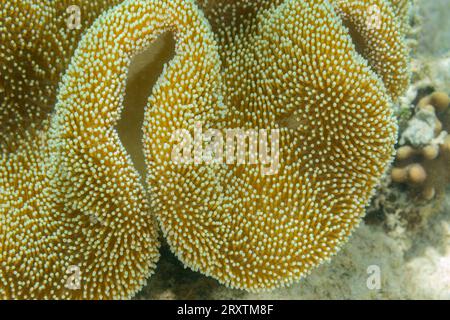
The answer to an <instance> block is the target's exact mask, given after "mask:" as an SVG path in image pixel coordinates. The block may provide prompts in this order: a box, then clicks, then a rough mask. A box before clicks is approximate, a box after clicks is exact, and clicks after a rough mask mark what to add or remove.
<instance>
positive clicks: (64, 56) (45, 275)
mask: <svg viewBox="0 0 450 320" xmlns="http://www.w3.org/2000/svg"><path fill="white" fill-rule="evenodd" d="M116 2H118V1H116ZM16 4H17V6H18V7H17V8H16V7H14V8H12V7H10V6H9V4H5V5H4V4H2V6H3V7H2V9H3V11H2V13H4V12H6V13H8V14H11V16H12V17H13V18H14V17H17V16H18V17H21V11H20V9H23V10H25V12H35V11H36V12H35V14H36V15H32V17H37V18H36V19H37V20H38V22H39V23H44V24H45V23H47V25H46V26H42V25H39V28H38V30H25V31H23V30H22V31H23V33H20V31H21V30H17V29H14V28H13V29H11V30H12V31H11V32H14V34H13V35H10V34H8V35H7V36H8V37H12V38H14V37H16V38H17V39H19V40H16V41H13V45H11V47H8V48H7V49H5V48H6V47H7V46H8V44H6V43H5V44H4V43H3V42H2V45H4V46H2V48H1V49H2V50H1V54H2V55H1V58H2V59H6V60H7V62H8V64H7V66H8V68H9V67H10V66H12V67H11V69H8V70H7V73H5V74H3V73H2V76H4V77H3V78H2V81H4V83H6V85H5V95H2V98H3V100H2V105H1V109H0V111H1V113H0V115H2V116H3V117H2V118H1V121H5V122H2V124H5V123H6V124H7V125H6V126H3V127H2V129H3V130H4V131H2V133H4V134H3V135H1V138H2V139H1V141H0V147H1V148H0V204H1V205H0V298H4V299H69V298H70V299H113V298H116V299H117V298H130V297H132V296H133V295H134V294H135V293H136V291H137V290H139V289H140V288H141V287H142V286H143V285H144V283H146V281H147V278H148V277H149V276H150V275H151V274H152V272H153V270H154V267H155V263H156V261H157V259H158V257H159V254H158V246H159V242H158V239H157V237H158V232H157V228H156V224H155V223H154V221H153V219H152V218H151V217H149V211H150V208H149V204H148V200H147V198H146V193H145V190H144V188H143V186H142V185H141V184H140V179H139V174H138V173H137V172H136V170H135V169H134V168H133V167H132V164H131V160H130V159H129V158H128V155H127V154H126V152H125V151H124V149H123V147H122V145H121V143H120V141H119V140H118V138H117V133H116V132H115V130H114V129H113V126H114V125H115V123H116V121H117V119H118V117H119V115H120V103H119V102H120V98H119V97H118V95H119V94H120V93H121V92H120V90H119V91H118V92H115V95H113V94H111V96H110V98H111V99H112V100H114V102H116V103H115V104H111V105H109V107H110V108H112V110H110V111H111V112H110V114H106V115H105V118H104V119H101V120H102V121H101V122H97V119H96V118H95V117H94V118H93V117H91V116H92V114H90V111H92V110H90V109H89V107H93V106H95V107H97V106H98V103H99V101H95V98H94V96H93V95H91V92H90V91H89V89H91V88H92V87H90V86H89V84H92V83H91V82H90V81H95V80H94V78H92V77H91V76H94V75H96V74H97V73H98V72H99V69H97V67H98V65H97V64H96V62H95V61H96V59H97V57H95V56H94V57H92V59H88V60H89V62H87V60H83V62H85V61H86V65H85V66H84V67H85V68H86V69H87V72H86V73H75V74H74V73H73V72H71V71H70V70H72V71H73V70H78V71H79V70H81V67H79V66H78V65H77V61H80V59H81V60H82V58H80V57H83V55H84V53H85V52H84V51H83V49H89V50H90V51H91V52H94V53H95V52H97V51H99V50H100V48H101V46H99V47H96V46H94V47H92V46H90V44H94V45H95V44H97V45H99V43H98V42H95V43H94V41H92V37H96V36H97V35H98V34H99V33H101V31H102V29H103V28H107V27H108V28H109V27H111V26H112V25H114V24H115V23H117V24H119V25H120V23H119V21H120V19H118V18H117V15H125V14H126V13H127V10H129V9H130V7H132V10H134V9H136V8H137V7H135V6H132V4H131V3H130V2H126V3H125V4H124V5H123V6H120V7H118V8H117V9H114V10H113V11H111V12H110V13H108V14H106V15H105V16H103V17H102V18H101V19H100V20H99V22H97V23H95V24H94V25H93V26H92V28H91V29H89V30H88V31H87V33H86V35H85V40H84V41H81V44H80V47H81V48H80V49H79V50H78V51H77V54H75V57H74V61H75V62H74V63H73V64H72V66H71V67H69V68H68V71H67V72H68V74H67V75H66V76H65V78H64V81H63V83H62V86H61V88H60V98H59V99H58V103H57V106H56V110H55V114H54V115H53V114H52V115H51V116H50V117H49V116H48V115H47V114H46V112H45V111H49V110H48V109H50V110H51V109H53V105H51V103H50V102H52V101H56V100H57V99H56V96H57V94H56V85H57V83H58V82H59V80H60V78H59V77H60V75H61V74H62V72H63V71H65V68H66V67H67V64H68V61H69V58H70V56H71V55H72V53H73V51H74V49H75V48H74V47H75V46H76V45H77V44H78V41H79V35H80V33H81V31H85V30H86V28H87V26H86V24H88V23H91V22H92V21H93V20H94V18H95V17H96V15H98V14H100V13H101V12H102V11H103V10H105V9H106V8H108V7H109V6H112V5H113V4H114V1H96V2H91V1H81V0H80V1H73V2H72V4H75V5H79V6H80V9H81V10H86V12H84V13H85V14H84V15H83V16H84V18H85V20H82V22H83V27H82V28H81V29H80V30H76V31H74V33H73V34H71V33H70V31H67V30H66V26H65V22H64V21H61V20H60V19H64V15H62V14H61V15H59V13H62V12H65V9H66V8H67V7H68V3H67V2H66V1H48V2H46V1H44V2H38V1H21V2H18V3H16ZM89 9H92V10H89ZM141 9H142V11H139V14H140V15H144V14H146V13H153V14H157V12H160V11H158V10H156V9H157V8H156V9H155V8H152V4H151V3H149V4H147V5H145V6H141ZM11 10H12V11H11ZM14 10H17V11H14ZM30 10H31V11H30ZM131 17H132V18H135V17H136V15H134V16H132V15H131ZM13 18H9V16H8V18H7V19H6V20H5V21H6V23H10V24H12V25H14V22H12V21H14V20H13ZM38 18H39V19H38ZM19 20H20V21H19V22H18V24H19V25H21V26H26V24H25V22H24V21H22V19H19ZM2 21H3V20H2ZM126 23H127V24H131V21H128V20H127V21H126ZM2 26H4V25H2ZM60 27H61V28H63V29H60ZM44 30H46V31H44ZM52 32H54V33H55V34H52ZM29 34H30V35H34V36H31V37H29V38H27V35H29ZM72 37H73V38H72ZM24 39H28V40H30V41H31V40H33V43H31V44H28V43H26V42H25V41H24ZM97 40H98V39H97ZM115 40H116V38H114V37H112V36H111V35H110V37H109V38H106V39H103V41H105V43H107V42H108V41H109V42H110V43H112V42H114V41H115ZM40 41H43V42H44V43H45V44H42V43H40ZM45 41H49V43H47V42H45ZM49 44H53V45H54V47H51V48H52V49H48V48H47V45H49ZM25 48H27V50H25ZM105 56H107V55H106V54H105ZM26 57H28V58H30V59H33V60H28V61H27V60H26V59H25V58H26ZM15 58H17V63H16V62H14V59H15ZM90 58H91V57H90ZM46 59H48V61H47V60H46ZM40 63H42V66H41V67H42V69H43V72H42V74H41V73H39V72H38V71H39V70H40V68H39V67H38V65H39V64H40ZM14 66H15V67H14ZM23 66H24V67H23ZM14 68H17V70H16V71H17V74H16V76H17V77H24V79H22V78H21V80H20V81H19V80H15V79H10V77H9V74H10V73H13V72H15V69H14ZM23 68H25V71H24V72H23V73H22V72H21V71H23V70H22V69H23ZM93 68H96V69H93ZM33 70H34V71H36V72H37V74H34V73H32V72H31V71H33ZM72 76H73V77H72ZM85 76H86V77H87V78H88V79H87V80H86V79H85V78H84V77H85ZM124 77H125V75H123V76H122V77H121V78H120V79H119V80H118V83H119V82H120V85H119V86H123V83H124ZM113 80H117V79H116V78H115V77H114V79H113ZM113 80H111V81H113ZM120 80H123V81H120ZM27 81H28V82H27ZM17 83H19V84H21V85H23V86H17V85H16V84H17ZM2 84H3V82H2ZM43 84H45V86H44V87H45V88H47V89H48V92H47V89H46V90H44V92H42V90H41V87H42V86H41V85H43ZM27 88H28V89H30V88H33V90H26V89H27ZM75 88H76V89H75ZM83 88H84V89H86V90H85V91H84V90H83ZM54 90H55V91H54ZM77 90H79V91H77ZM74 92H76V93H78V94H79V95H80V96H83V94H84V95H87V96H89V98H88V99H87V100H88V101H83V102H86V103H80V104H77V105H76V106H74V105H72V104H71V102H79V101H81V100H82V99H81V98H78V99H76V97H74V95H70V93H74ZM93 92H95V91H93ZM25 93H26V94H27V95H25ZM103 93H105V92H103ZM106 93H110V92H106ZM40 94H48V96H45V97H42V99H45V101H47V102H48V105H47V102H46V104H45V108H44V109H42V108H41V107H42V106H41V105H40V104H39V103H37V102H36V101H35V100H33V99H35V98H36V99H37V98H39V95H40ZM67 96H70V98H71V99H70V100H66V99H65V98H67ZM21 99H25V100H23V101H22V100H21ZM21 101H22V102H27V103H30V104H31V103H34V104H33V105H34V107H35V108H34V109H29V110H28V109H27V110H25V111H26V112H27V114H26V116H25V117H22V116H20V115H19V114H20V112H19V111H17V110H16V109H15V108H16V107H17V106H19V107H21V106H22V105H21V104H20V103H21ZM3 102H4V104H3ZM25 106H28V105H27V104H25ZM114 108H117V110H115V109H114ZM65 109H69V110H70V111H71V114H68V113H64V111H63V110H65ZM41 111H42V112H41ZM16 115H17V117H15V116H16ZM43 115H45V116H43ZM41 116H42V117H41ZM108 120H109V121H108ZM9 124H12V125H13V126H9ZM15 128H17V130H16V129H15ZM5 129H7V130H5ZM16 133H20V134H18V135H15V134H16Z"/></svg>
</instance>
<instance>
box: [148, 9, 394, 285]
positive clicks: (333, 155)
mask: <svg viewBox="0 0 450 320" xmlns="http://www.w3.org/2000/svg"><path fill="white" fill-rule="evenodd" d="M214 3H215V5H216V7H213V8H212V9H210V10H208V11H207V15H208V18H209V19H210V21H211V23H212V26H213V30H214V31H215V33H216V36H217V39H218V42H219V52H220V55H221V60H222V69H221V74H222V79H223V82H222V85H221V86H220V87H218V88H216V86H214V85H212V84H213V83H214V81H215V80H217V79H215V78H208V77H206V75H205V74H204V73H201V74H200V75H197V73H195V72H194V73H192V74H190V75H184V76H180V78H177V79H178V81H179V82H180V83H182V84H183V86H182V89H177V90H174V89H173V88H171V87H168V86H157V87H156V88H155V89H154V92H153V95H152V97H150V102H149V105H150V107H149V109H148V110H147V113H146V117H145V121H146V122H145V124H144V126H145V134H144V147H145V151H146V156H147V166H148V170H149V175H148V185H149V186H151V191H152V195H153V197H152V200H153V201H152V204H153V205H154V207H155V212H156V214H157V216H158V219H159V221H160V223H161V226H162V229H163V231H164V234H165V236H166V237H167V240H168V242H169V244H170V246H171V249H172V250H173V251H174V252H175V253H176V254H177V256H178V257H179V258H180V259H181V260H182V261H183V262H184V263H185V264H186V265H187V266H189V267H191V268H192V269H194V270H199V271H201V272H202V273H205V274H207V275H211V276H213V277H215V278H217V279H218V280H219V281H220V282H222V283H224V284H226V285H228V286H231V287H236V288H242V289H247V290H260V289H272V288H275V287H279V286H282V285H286V284H289V283H292V282H293V281H295V280H298V279H300V278H301V277H302V276H304V275H306V274H307V273H309V272H310V271H311V270H312V269H313V268H314V267H315V266H317V265H319V264H320V263H321V262H323V261H325V260H327V259H329V258H330V257H331V256H332V255H333V254H335V253H336V252H337V250H338V249H339V248H340V247H341V245H342V244H343V243H344V242H345V241H346V239H347V238H348V236H349V235H350V233H351V231H352V230H353V228H354V227H355V226H356V225H357V224H358V222H359V221H360V218H361V216H362V215H363V214H364V206H365V205H366V203H367V201H368V199H369V197H370V195H371V193H372V190H373V188H374V186H375V184H376V183H377V181H378V179H379V177H380V176H381V174H382V173H383V171H384V169H385V166H386V165H387V163H388V162H389V160H390V158H391V155H392V153H393V145H394V143H395V140H396V138H395V135H396V125H395V121H394V119H393V116H392V114H391V110H390V105H391V104H390V97H389V93H388V92H387V91H386V90H385V87H384V85H383V83H382V81H381V80H380V79H379V78H378V76H377V75H376V74H375V73H374V72H373V71H372V70H371V69H370V66H369V64H368V63H367V62H366V61H365V60H363V59H361V56H360V55H358V54H357V51H356V49H355V45H354V44H353V42H352V40H351V38H350V37H349V35H348V29H346V28H345V26H344V25H343V24H342V20H341V19H340V17H339V16H338V14H337V13H336V11H335V10H334V8H333V7H332V6H331V5H330V3H329V2H328V1H283V2H282V3H281V1H271V2H267V1H256V2H252V3H250V2H245V1H233V3H230V2H224V1H222V2H221V1H216V2H214ZM240 6H243V7H240ZM242 10H243V11H242ZM239 12H244V14H243V15H239V14H238V13H239ZM390 17H391V16H388V17H387V19H389V18H390ZM299 30H301V32H299ZM394 31H395V30H394ZM400 71H401V70H400ZM219 89H220V90H219ZM222 102H223V104H225V106H227V108H228V110H227V112H226V116H225V117H223V115H222V114H223V111H222ZM198 122H201V123H202V124H203V128H204V130H207V129H215V130H217V129H218V130H222V129H226V128H234V129H242V130H244V131H245V130H249V129H256V130H260V129H265V130H279V133H280V140H279V142H280V145H279V159H280V166H279V170H278V172H277V173H276V174H274V175H265V174H264V173H263V172H264V169H265V168H262V167H260V166H259V165H254V164H246V165H242V164H238V163H227V164H216V165H198V164H195V163H193V162H192V161H191V162H184V163H175V162H173V161H172V159H171V150H172V147H173V144H174V143H173V141H171V134H172V133H173V132H174V131H175V130H177V129H178V130H188V131H189V130H191V131H192V130H194V128H195V125H196V123H198ZM246 156H247V157H249V156H250V154H249V153H247V154H246Z"/></svg>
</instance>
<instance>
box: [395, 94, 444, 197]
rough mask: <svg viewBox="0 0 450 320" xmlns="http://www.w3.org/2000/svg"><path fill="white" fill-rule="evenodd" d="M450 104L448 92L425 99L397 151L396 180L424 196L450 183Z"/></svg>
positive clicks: (417, 194)
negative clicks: (449, 133) (449, 173)
mask: <svg viewBox="0 0 450 320" xmlns="http://www.w3.org/2000/svg"><path fill="white" fill-rule="evenodd" d="M449 106H450V98H449V96H448V95H447V94H446V93H444V92H434V93H432V94H430V95H428V96H426V97H424V98H422V99H421V100H420V101H419V102H418V104H417V112H416V114H415V116H414V117H413V119H412V120H410V122H409V125H408V128H407V129H406V130H405V132H404V133H403V136H402V139H401V141H400V142H401V144H402V146H401V147H400V148H399V149H398V150H397V157H396V163H395V167H394V168H393V169H392V172H391V176H392V180H393V181H394V182H396V183H401V184H407V185H409V186H410V187H411V190H412V192H413V194H415V195H416V196H418V197H419V198H420V199H424V200H431V199H433V198H434V197H435V196H439V195H441V194H442V193H443V192H444V190H445V188H446V186H447V185H448V184H449V183H450V176H449V175H448V168H449V166H450V136H449V135H448V132H449V130H450V116H449V112H448V108H449ZM416 135H417V138H416Z"/></svg>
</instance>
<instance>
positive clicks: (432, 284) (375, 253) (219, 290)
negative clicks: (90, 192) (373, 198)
mask: <svg viewBox="0 0 450 320" xmlns="http://www.w3.org/2000/svg"><path fill="white" fill-rule="evenodd" d="M414 2H415V6H414V9H413V13H412V16H413V18H412V21H413V23H414V28H416V31H417V32H416V34H415V36H414V37H415V41H417V43H415V44H414V41H412V47H413V50H412V56H413V61H412V62H413V83H412V84H411V87H410V90H409V91H408V94H407V96H406V97H405V98H404V99H403V102H402V103H404V104H412V101H414V100H415V99H416V97H417V94H418V92H420V91H421V89H423V88H433V89H434V90H439V91H445V92H447V93H450V0H415V1H414ZM448 170H450V168H448ZM445 187H446V188H447V192H446V195H445V196H444V197H442V198H440V199H436V200H434V201H431V202H429V203H427V204H426V205H424V206H423V207H421V209H420V210H422V211H421V212H420V213H419V214H420V215H421V217H423V218H424V219H423V222H422V223H421V225H420V226H418V227H416V228H414V230H408V226H403V227H401V223H400V222H399V227H396V228H391V229H389V228H386V225H387V224H388V223H391V222H392V221H386V220H387V219H388V218H389V219H395V217H386V216H382V215H381V216H379V217H376V215H377V212H378V211H377V209H376V208H375V206H376V204H375V203H372V204H371V207H370V208H369V209H368V216H367V218H366V219H365V220H364V221H363V222H362V224H361V226H360V227H359V228H358V229H357V230H356V232H355V234H354V235H353V236H352V238H351V239H350V240H349V242H348V244H347V245H345V246H344V248H343V249H342V251H341V252H340V253H339V254H338V255H337V256H336V257H335V258H334V259H332V261H331V262H330V263H328V264H326V265H322V266H320V267H319V268H317V269H316V270H314V271H313V273H312V274H311V275H310V276H309V277H307V278H306V279H304V280H302V281H301V282H299V283H297V284H294V285H292V286H290V287H288V288H283V289H279V290H275V291H273V292H269V293H260V294H251V293H245V292H243V291H239V290H231V289H228V288H225V287H224V286H221V285H220V284H218V282H217V281H215V280H214V279H211V278H208V277H205V276H203V275H202V274H199V273H196V272H193V271H191V270H189V269H185V268H184V267H183V266H182V264H181V263H180V262H179V261H178V260H177V259H176V258H175V257H174V256H173V255H172V254H171V253H170V250H169V249H168V247H167V246H166V245H163V248H162V258H161V260H160V262H159V263H158V268H157V270H156V274H155V275H153V276H152V277H151V278H150V280H149V283H148V285H147V286H146V287H144V288H143V290H142V291H141V292H140V293H139V294H138V295H137V297H136V298H137V299H224V298H229V299H375V298H376V299H396V298H399V299H450V189H449V188H448V186H445ZM382 188H385V189H386V188H388V189H389V188H393V187H392V185H389V184H387V183H386V182H383V185H382ZM385 191H386V190H385ZM387 191H388V192H389V191H392V190H387ZM395 192H397V191H395ZM404 192H405V194H401V193H400V194H397V196H398V197H397V198H395V201H396V203H395V205H396V207H397V208H398V209H399V210H406V208H407V207H408V206H411V201H412V200H411V199H410V198H409V197H408V196H407V194H406V192H407V190H404ZM378 200H379V199H378ZM405 213H406V214H407V212H403V214H405ZM374 215H375V219H374ZM393 223H394V224H395V221H394V222H393ZM373 270H379V272H380V286H379V287H376V288H373V287H372V286H370V285H368V280H369V281H370V276H373ZM368 271H369V273H368ZM369 284H370V283H369Z"/></svg>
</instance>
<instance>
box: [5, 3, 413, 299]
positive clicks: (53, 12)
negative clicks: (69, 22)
mask: <svg viewBox="0 0 450 320" xmlns="http://www.w3.org/2000/svg"><path fill="white" fill-rule="evenodd" d="M396 3H401V5H403V4H404V3H405V2H403V1H391V2H387V1H384V0H376V1H375V0H367V1H356V0H355V1H347V2H345V3H342V2H340V1H337V0H336V1H326V0H319V1H302V0H286V1H281V0H274V1H262V0H257V1H251V2H250V1H244V0H236V1H232V2H229V1H224V0H216V1H197V4H198V5H199V6H200V8H199V7H198V6H197V4H196V2H195V1H193V0H147V1H144V0H127V1H119V0H115V1H113V0H111V1H106V0H102V1H83V0H78V1H70V3H69V1H24V0H22V1H17V0H15V1H10V2H9V4H2V5H1V7H0V13H1V15H2V16H5V17H7V18H6V19H2V22H1V24H0V30H2V31H4V30H6V31H7V32H2V42H1V44H0V62H1V64H0V70H1V71H2V73H1V75H0V125H1V127H0V298H34V299H42V298H45V299H51V298H72V299H108V298H129V297H132V296H133V295H134V294H135V293H136V292H137V291H138V290H139V289H140V288H141V287H142V285H143V284H144V283H145V282H146V279H147V278H148V277H149V276H150V275H151V274H152V272H153V270H154V268H155V263H156V261H157V259H158V257H159V253H158V248H159V241H158V239H157V238H158V232H157V226H156V222H155V221H154V217H153V215H154V216H156V218H157V220H158V222H159V224H160V227H161V229H162V231H163V234H164V236H165V237H166V239H167V241H168V243H169V245H170V247H171V250H172V251H173V252H174V253H175V254H176V255H177V256H178V258H179V259H180V260H181V261H182V262H183V263H184V264H185V265H186V266H188V267H190V268H192V269H193V270H196V271H200V272H201V273H203V274H206V275H209V276H211V277H213V278H215V279H217V280H219V281H220V282H221V283H223V284H225V285H227V286H229V287H233V288H240V289H246V290H250V291H257V290H269V289H273V288H276V287H280V286H284V285H288V284H291V283H292V282H294V281H297V280H299V279H300V278H301V277H303V276H305V275H306V274H308V273H309V272H310V271H311V270H312V269H313V268H314V267H316V266H317V265H319V264H320V263H322V262H323V261H325V260H328V259H329V258H330V257H331V256H332V255H333V254H335V253H336V252H337V251H338V250H339V249H340V248H341V246H342V245H343V244H344V243H345V242H346V240H347V239H348V237H349V235H350V234H351V232H352V231H353V230H354V228H355V227H356V226H357V225H358V223H359V222H360V220H361V218H362V216H363V215H364V211H365V206H366V204H367V203H368V200H369V198H370V196H371V195H372V193H373V189H374V187H375V186H376V184H377V183H378V181H379V178H380V177H381V175H382V174H383V173H384V171H385V169H386V167H387V165H388V164H389V162H390V160H391V156H392V155H393V152H394V144H395V142H396V130H397V127H396V123H395V119H394V117H393V114H392V111H391V105H392V101H395V100H397V98H398V97H399V96H400V95H401V94H402V93H403V91H404V89H405V87H406V85H407V83H408V77H409V72H408V70H407V66H408V58H407V55H408V54H407V50H406V45H405V44H404V42H403V28H402V23H401V21H402V19H403V17H399V16H398V15H399V14H400V12H403V11H404V10H403V9H401V10H400V9H398V8H403V7H401V6H400V5H399V7H397V5H394V6H391V5H392V4H396ZM69 5H78V6H80V7H82V8H83V9H86V10H83V11H84V12H88V13H89V14H88V15H87V16H86V17H84V20H83V24H82V27H81V29H79V30H74V31H73V33H69V31H67V30H66V26H65V25H64V23H65V22H64V20H63V21H61V20H62V19H63V18H62V17H64V15H63V14H62V13H61V12H64V11H65V9H66V8H67V7H68V6H69ZM370 5H376V6H378V8H379V9H380V14H381V24H380V25H379V26H378V27H379V28H377V29H370V28H369V29H368V28H367V25H365V24H364V21H367V20H365V19H367V17H366V16H364V15H362V16H361V14H363V13H362V12H365V11H361V10H364V9H366V8H368V6H370ZM109 8H112V9H110V10H109V11H107V12H104V13H103V14H102V15H100V14H101V13H102V12H103V11H106V10H107V9H109ZM203 12H204V13H203ZM25 13H26V14H25ZM99 15H100V18H98V19H97V20H95V19H96V17H97V16H99ZM396 15H397V16H396ZM26 16H28V17H29V16H32V17H36V20H34V21H35V22H34V23H33V24H31V25H27V24H26V23H27V21H28V20H29V18H27V19H26V21H25V20H24V17H26ZM21 17H22V18H21ZM94 20H95V22H94ZM3 21H5V22H3ZM87 27H90V28H89V29H87ZM83 32H85V34H84V36H83V37H82V38H81V40H80V37H81V34H82V33H83ZM167 32H170V33H172V34H173V37H174V39H175V43H176V45H175V55H174V57H173V59H172V60H171V61H170V62H169V63H168V64H167V65H165V66H164V70H163V72H162V74H161V75H160V77H159V79H158V81H157V83H156V85H155V86H154V87H153V89H152V92H151V95H150V97H149V99H148V105H147V107H146V110H145V115H144V124H143V128H142V130H143V149H144V156H145V161H146V183H147V186H146V187H145V186H144V185H143V184H142V183H141V180H140V179H141V176H140V174H139V172H138V171H137V169H136V167H135V165H133V162H132V160H131V157H130V155H129V154H128V152H127V151H126V150H125V148H124V146H123V145H122V142H121V139H120V137H119V134H118V132H117V129H116V127H117V125H118V122H119V120H120V118H121V115H122V111H123V102H124V94H125V87H126V82H127V76H128V69H129V66H130V63H131V59H132V58H133V57H134V56H135V55H137V54H139V53H140V52H142V51H144V50H145V49H146V48H148V47H149V46H150V45H151V44H152V43H154V42H155V41H156V40H157V39H158V38H161V36H162V35H164V34H165V33H167ZM4 40H5V41H4ZM69 61H70V65H69ZM53 110H54V112H52V111H53ZM198 123H201V124H202V125H203V129H204V130H205V131H206V130H208V129H211V130H226V129H229V128H231V129H240V130H243V131H244V132H245V131H246V130H250V129H252V130H278V131H279V133H280V140H279V151H278V155H279V159H280V165H279V170H278V172H277V174H274V175H267V174H264V173H263V169H264V168H262V167H260V166H259V165H254V164H246V165H243V164H239V163H234V164H231V163H228V164H207V165H205V164H200V165H199V164H194V163H174V162H173V161H172V160H173V159H171V156H172V148H173V141H172V139H171V137H172V134H173V132H175V131H176V130H193V129H194V127H195V125H196V124H198ZM247 156H249V155H248V154H247ZM73 267H75V268H78V269H79V272H80V275H81V281H80V283H79V288H78V289H75V290H74V289H73V288H70V286H67V283H68V280H69V277H70V276H71V274H70V273H69V270H72V269H73Z"/></svg>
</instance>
